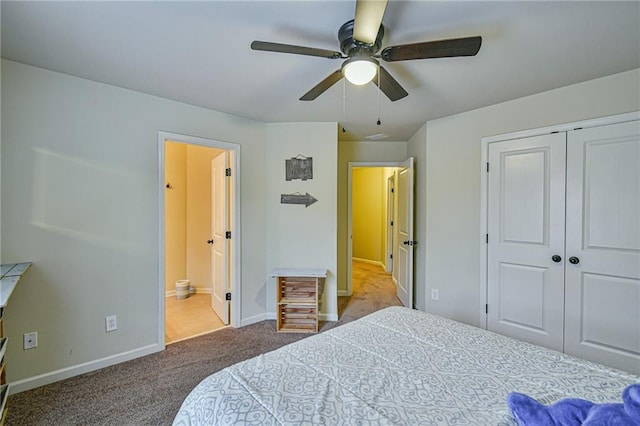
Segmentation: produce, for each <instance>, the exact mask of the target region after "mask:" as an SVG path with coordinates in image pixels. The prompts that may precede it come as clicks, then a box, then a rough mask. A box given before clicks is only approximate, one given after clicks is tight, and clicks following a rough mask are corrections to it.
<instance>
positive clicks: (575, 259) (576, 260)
mask: <svg viewBox="0 0 640 426" xmlns="http://www.w3.org/2000/svg"><path fill="white" fill-rule="evenodd" d="M569 263H571V264H573V265H577V264H578V263H580V259H578V258H577V257H575V256H571V257H570V258H569Z"/></svg>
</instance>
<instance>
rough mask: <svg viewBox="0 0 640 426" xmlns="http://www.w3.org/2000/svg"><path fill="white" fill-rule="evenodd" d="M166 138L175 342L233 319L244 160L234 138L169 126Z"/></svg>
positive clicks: (167, 258)
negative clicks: (238, 177)
mask: <svg viewBox="0 0 640 426" xmlns="http://www.w3.org/2000/svg"><path fill="white" fill-rule="evenodd" d="M160 139H161V142H160V146H159V149H160V151H161V153H160V154H161V174H162V177H163V179H162V182H161V185H162V193H163V194H162V197H161V198H162V200H161V205H160V209H161V216H162V220H161V234H162V238H161V240H162V241H161V242H162V244H161V246H163V247H161V252H162V253H161V268H160V269H161V270H160V275H161V283H162V286H161V293H162V294H161V303H160V304H161V307H162V309H161V310H162V316H163V318H162V320H161V323H162V325H163V327H162V329H163V330H162V338H163V340H164V342H165V344H170V343H175V342H178V341H181V340H185V339H189V338H193V337H196V336H199V335H202V334H206V333H210V332H213V331H216V330H218V329H221V328H224V327H226V326H228V324H231V325H232V326H233V325H234V322H235V321H234V317H233V314H234V311H235V310H234V309H233V305H234V301H233V300H230V296H231V294H232V292H233V289H234V287H237V286H234V277H235V276H237V272H236V270H237V268H238V265H237V263H238V262H237V261H235V259H238V258H239V256H237V255H236V252H237V250H238V247H237V246H238V244H235V241H234V238H232V237H234V236H237V235H238V232H239V229H232V225H233V224H235V223H238V222H237V220H236V214H237V210H238V209H237V207H236V206H237V204H236V194H237V193H238V191H237V188H236V179H234V175H233V173H234V167H233V166H234V165H235V164H238V163H239V161H238V158H237V155H238V153H237V151H236V149H235V146H234V145H232V144H227V143H223V142H217V141H213V140H206V139H201V138H193V137H187V136H182V135H173V134H166V133H163V132H161V137H160ZM230 145H231V146H230ZM237 171H238V170H237V167H235V172H236V173H237ZM221 230H222V231H221ZM234 234H236V235H234Z"/></svg>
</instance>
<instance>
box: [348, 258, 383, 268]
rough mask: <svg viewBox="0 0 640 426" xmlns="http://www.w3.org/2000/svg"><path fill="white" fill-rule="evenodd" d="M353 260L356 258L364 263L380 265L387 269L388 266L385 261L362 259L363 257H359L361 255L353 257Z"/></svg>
mask: <svg viewBox="0 0 640 426" xmlns="http://www.w3.org/2000/svg"><path fill="white" fill-rule="evenodd" d="M351 260H356V261H358V262H362V263H370V264H372V265H378V266H380V267H381V268H382V269H384V270H386V266H385V265H384V263H382V262H380V261H379V260H371V259H362V258H359V257H352V258H351Z"/></svg>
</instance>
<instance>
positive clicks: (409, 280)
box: [394, 158, 415, 308]
mask: <svg viewBox="0 0 640 426" xmlns="http://www.w3.org/2000/svg"><path fill="white" fill-rule="evenodd" d="M396 190H397V196H396V199H397V201H398V208H397V209H396V211H397V218H398V220H397V230H398V231H397V232H398V238H397V240H396V250H395V253H394V254H395V255H397V256H398V263H397V265H398V270H397V273H396V275H395V276H396V279H397V294H398V299H400V301H401V302H402V304H403V305H404V306H406V307H408V308H413V248H414V246H415V241H414V239H413V158H409V159H407V160H406V161H405V162H404V163H402V165H401V166H400V168H399V169H398V183H397V186H396Z"/></svg>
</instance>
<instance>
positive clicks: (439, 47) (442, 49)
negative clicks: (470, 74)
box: [380, 36, 482, 62]
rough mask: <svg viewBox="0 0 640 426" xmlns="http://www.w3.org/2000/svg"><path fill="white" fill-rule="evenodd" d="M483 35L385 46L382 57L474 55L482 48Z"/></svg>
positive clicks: (404, 59)
mask: <svg viewBox="0 0 640 426" xmlns="http://www.w3.org/2000/svg"><path fill="white" fill-rule="evenodd" d="M481 45H482V37H480V36H474V37H464V38H452V39H447V40H436V41H425V42H422V43H413V44H403V45H400V46H389V47H387V48H385V49H384V50H383V51H382V53H381V54H380V57H381V58H382V59H383V60H385V61H387V62H394V61H408V60H411V59H429V58H450V57H454V56H474V55H476V54H477V53H478V51H479V50H480V46H481Z"/></svg>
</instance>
